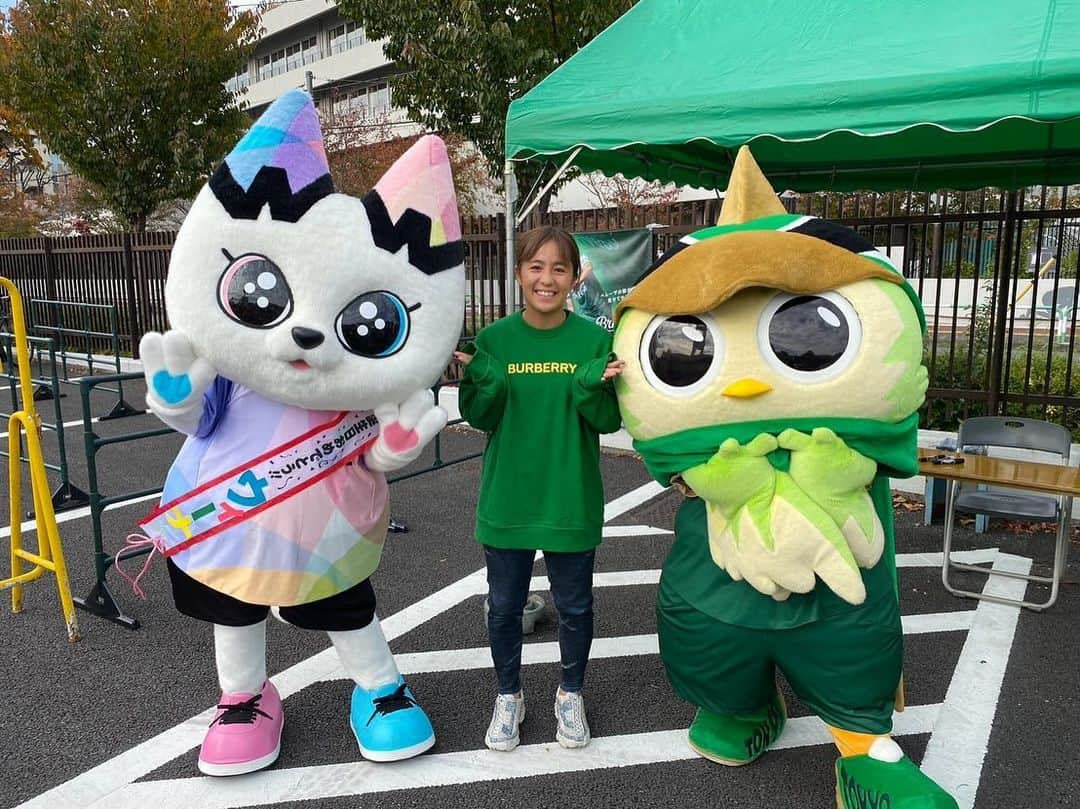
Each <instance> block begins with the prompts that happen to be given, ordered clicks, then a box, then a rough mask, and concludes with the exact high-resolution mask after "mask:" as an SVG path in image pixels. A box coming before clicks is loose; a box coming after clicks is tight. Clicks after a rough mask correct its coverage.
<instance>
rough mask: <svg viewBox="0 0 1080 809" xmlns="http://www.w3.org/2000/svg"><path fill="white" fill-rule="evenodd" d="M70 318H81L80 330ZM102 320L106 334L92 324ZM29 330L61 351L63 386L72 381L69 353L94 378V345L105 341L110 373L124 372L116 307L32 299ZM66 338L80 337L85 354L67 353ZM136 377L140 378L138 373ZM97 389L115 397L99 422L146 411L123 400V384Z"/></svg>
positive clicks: (112, 305)
mask: <svg viewBox="0 0 1080 809" xmlns="http://www.w3.org/2000/svg"><path fill="white" fill-rule="evenodd" d="M73 319H81V323H82V325H81V327H79V326H74V325H71V323H72V320H73ZM102 320H107V322H108V328H109V330H108V331H102V330H101V329H100V328H95V321H97V322H98V323H100V322H102ZM30 328H31V329H32V330H33V331H36V332H38V333H40V334H51V335H52V336H53V338H54V339H55V341H56V344H57V345H58V346H59V349H60V360H61V365H62V368H63V374H64V375H63V381H64V382H66V383H71V382H72V381H73V380H71V378H70V377H69V375H68V356H69V354H70V355H71V356H72V357H74V358H76V359H79V360H84V361H85V363H86V367H87V375H88V376H94V358H95V342H96V343H97V344H98V345H101V344H104V343H105V341H108V345H109V349H110V351H111V352H112V365H113V370H114V371H115V373H116V374H117V375H122V373H123V369H122V368H121V366H120V316H119V313H118V311H117V309H116V305H115V304H111V303H83V302H81V301H60V300H49V299H46V298H35V299H32V300H31V301H30ZM69 338H81V341H82V347H83V349H84V351H78V352H76V351H69V350H68V340H69ZM136 376H137V377H138V378H141V374H137V375H136ZM100 390H103V391H106V392H108V393H115V394H116V404H114V405H113V407H112V409H111V410H110V411H109V412H108V413H106V414H105V415H103V416H100V419H101V420H102V421H105V420H108V419H117V418H122V417H124V416H136V415H139V414H141V413H144V412H145V411H144V410H140V409H138V408H135V407H132V406H131V405H130V404H128V403H127V402H126V401H125V400H124V386H123V383H122V382H117V383H116V387H115V388H109V387H105V386H102V387H101V388H100Z"/></svg>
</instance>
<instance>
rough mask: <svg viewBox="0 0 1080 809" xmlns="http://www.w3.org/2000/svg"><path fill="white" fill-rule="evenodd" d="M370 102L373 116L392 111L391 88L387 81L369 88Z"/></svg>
mask: <svg viewBox="0 0 1080 809" xmlns="http://www.w3.org/2000/svg"><path fill="white" fill-rule="evenodd" d="M368 103H369V105H370V112H371V114H372V115H373V116H382V115H386V114H387V113H389V112H390V88H389V87H387V86H386V84H385V82H384V83H382V84H375V85H372V86H371V87H369V88H368Z"/></svg>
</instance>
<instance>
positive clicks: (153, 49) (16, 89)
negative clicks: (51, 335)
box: [0, 0, 258, 230]
mask: <svg viewBox="0 0 1080 809" xmlns="http://www.w3.org/2000/svg"><path fill="white" fill-rule="evenodd" d="M257 34H258V21H257V19H256V18H255V16H254V15H253V14H251V13H250V12H236V11H234V10H233V9H232V8H231V7H230V5H229V3H228V2H227V0H20V2H19V3H18V5H16V6H15V7H14V8H12V9H11V11H10V13H9V16H8V18H7V20H6V22H5V23H4V26H3V30H2V32H0V104H6V105H7V106H9V107H11V108H12V109H14V110H16V111H17V112H18V115H19V117H20V118H21V119H22V121H23V122H24V123H25V125H26V126H27V127H29V128H30V129H31V130H32V131H33V132H35V133H36V134H37V136H38V137H39V138H40V139H41V140H42V141H44V142H45V143H47V144H48V146H49V148H50V149H51V150H52V151H53V152H55V153H56V154H58V155H59V156H60V157H61V158H63V160H64V162H65V163H67V164H68V165H69V166H70V167H71V168H72V170H73V171H74V172H76V173H77V174H78V175H79V176H81V177H82V178H83V179H84V180H86V181H87V182H88V183H90V184H91V185H92V186H94V187H95V189H96V190H97V191H98V192H99V194H100V197H101V199H102V200H103V201H104V202H105V204H107V205H108V206H109V207H111V208H112V209H113V210H114V211H116V212H117V213H118V214H119V215H120V216H121V217H122V218H123V219H124V220H125V221H126V222H127V224H128V225H129V226H131V227H133V228H134V229H136V230H143V229H144V228H145V224H146V219H147V217H148V216H149V215H150V214H151V213H152V212H153V211H154V210H155V209H156V208H157V207H158V206H159V205H160V204H162V203H164V202H167V201H170V200H173V199H176V198H182V197H188V196H191V195H192V194H194V192H195V191H196V190H197V188H198V186H199V185H200V184H201V183H203V182H205V180H206V176H207V174H208V173H209V172H210V171H211V170H212V169H213V167H214V166H215V165H216V164H217V163H218V162H220V161H221V159H222V158H223V157H224V156H225V155H226V154H227V153H228V151H229V149H230V148H231V147H232V146H233V145H234V144H235V142H236V140H237V138H238V137H239V135H240V134H241V133H242V132H243V131H244V129H245V128H246V127H247V126H248V125H250V121H249V119H248V117H247V116H246V115H245V114H244V112H243V111H242V110H241V109H240V107H239V106H238V104H237V99H236V97H235V96H234V95H233V93H231V92H230V91H229V90H227V89H226V88H225V82H226V81H227V80H228V79H229V78H231V77H232V76H233V75H234V74H235V73H236V72H237V71H238V70H239V69H241V68H242V67H243V66H244V65H245V64H246V63H247V59H248V57H249V55H250V53H251V50H252V48H253V47H254V45H255V42H256V39H257Z"/></svg>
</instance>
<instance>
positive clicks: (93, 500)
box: [75, 372, 173, 629]
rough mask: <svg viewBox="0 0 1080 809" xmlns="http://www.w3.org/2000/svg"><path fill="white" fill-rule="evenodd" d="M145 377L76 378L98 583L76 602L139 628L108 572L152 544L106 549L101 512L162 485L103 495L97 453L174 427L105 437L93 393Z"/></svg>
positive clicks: (138, 375) (152, 491)
mask: <svg viewBox="0 0 1080 809" xmlns="http://www.w3.org/2000/svg"><path fill="white" fill-rule="evenodd" d="M142 378H143V375H142V373H139V372H134V373H126V374H109V375H108V376H84V377H82V378H81V379H78V380H76V381H77V383H78V385H79V403H80V405H81V407H82V423H83V449H84V451H85V453H86V475H87V481H88V484H89V489H90V494H89V498H90V522H91V525H92V527H93V532H94V584H93V585H92V586H91V588H90V592H89V593H88V594H87V596H86V598H76V599H75V606H77V607H80V608H82V609H84V610H86V611H87V612H89V613H92V614H93V615H97V616H98V617H99V618H104V619H106V620H108V621H112V622H113V623H117V624H120V625H121V626H123V627H126V628H127V629H138V628H139V622H138V620H137V619H135V618H132V617H131V616H129V615H126V614H125V613H124V612H123V611H122V610H121V609H120V605H119V604H117V603H116V599H115V598H113V595H112V593H111V592H110V591H109V586H108V582H107V581H106V575H107V574H108V572H109V568H110V567H112V566H113V565H114V564H115V563H116V561H117V559H119V560H120V561H124V560H125V559H130V558H133V557H136V556H142V555H144V554H146V553H148V552H149V548H138V549H135V550H132V551H128V552H121V553H119V554H117V555H116V556H111V555H109V554H108V553H106V552H105V545H104V542H103V540H102V533H101V515H102V513H104V511H105V510H106V509H107V508H109V507H110V506H114V505H119V504H123V503H128V502H131V501H133V500H138V499H140V498H146V497H149V496H150V495H154V494H160V493H161V490H162V487H161V486H157V487H152V488H149V489H142V490H140V491H136V492H125V493H123V494H118V495H112V496H105V495H103V494H102V493H101V490H100V488H99V487H98V472H97V453H98V450H100V449H101V448H102V447H107V446H110V445H113V444H126V443H130V442H132V441H139V440H141V439H143V438H153V437H155V436H159V435H168V434H169V433H172V432H173V430H172V429H170V428H169V427H164V426H162V427H157V428H155V429H152V430H137V431H136V432H132V433H125V434H123V435H115V436H108V437H106V438H101V437H99V436H98V435H97V434H95V433H94V415H93V413H91V412H90V394H91V393H92V392H93V391H94V389H95V388H98V387H101V386H104V385H108V384H112V383H116V384H117V386H119V385H120V384H122V383H124V382H127V381H130V380H133V379H142Z"/></svg>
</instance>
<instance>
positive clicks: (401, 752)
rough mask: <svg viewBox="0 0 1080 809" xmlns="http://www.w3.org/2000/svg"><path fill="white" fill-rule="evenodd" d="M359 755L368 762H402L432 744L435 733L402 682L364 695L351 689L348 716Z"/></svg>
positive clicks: (362, 691) (363, 691)
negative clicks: (350, 705)
mask: <svg viewBox="0 0 1080 809" xmlns="http://www.w3.org/2000/svg"><path fill="white" fill-rule="evenodd" d="M349 724H350V725H352V730H353V734H354V735H355V736H356V743H357V744H358V745H360V755H362V756H363V757H364V758H366V759H368V760H369V761H401V760H402V759H406V758H412V757H413V756H418V755H420V754H421V753H423V752H424V751H425V750H427V749H429V748H430V747H431V746H432V745H433V744H435V730H434V729H433V728H432V727H431V721H430V720H429V719H428V717H427V714H426V713H424V709H423V708H421V707H420V706H419V705H418V704H417V702H416V700H415V699H413V695H412V691H410V690H409V687H408V686H407V685H405V680H404V678H402V677H398V680H397V682H396V683H390V684H389V685H384V686H380V687H379V688H375V689H373V690H371V691H365V690H364V689H363V688H361V687H360V686H356V688H354V689H353V694H352V708H351V710H350V712H349Z"/></svg>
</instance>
